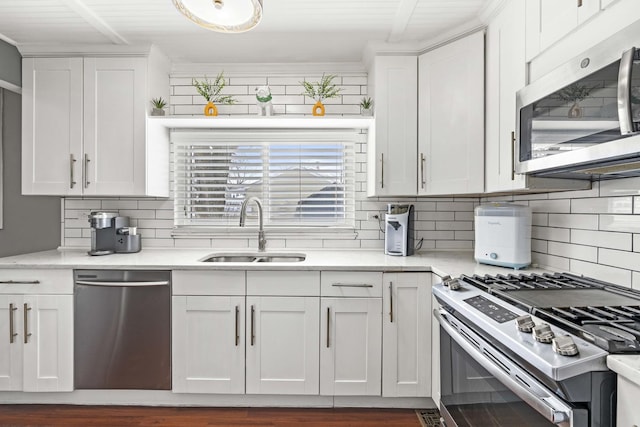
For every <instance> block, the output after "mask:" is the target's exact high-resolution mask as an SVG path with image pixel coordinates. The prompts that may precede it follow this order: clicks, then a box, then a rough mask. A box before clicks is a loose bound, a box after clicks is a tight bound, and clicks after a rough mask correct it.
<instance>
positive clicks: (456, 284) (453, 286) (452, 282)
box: [443, 278, 460, 291]
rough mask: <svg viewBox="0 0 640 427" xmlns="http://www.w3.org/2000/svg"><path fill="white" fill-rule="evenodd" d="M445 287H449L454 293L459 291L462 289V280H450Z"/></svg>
mask: <svg viewBox="0 0 640 427" xmlns="http://www.w3.org/2000/svg"><path fill="white" fill-rule="evenodd" d="M443 284H444V285H445V286H448V287H449V289H451V290H452V291H457V290H459V289H460V280H458V279H452V278H449V279H447V280H445V281H444V282H443Z"/></svg>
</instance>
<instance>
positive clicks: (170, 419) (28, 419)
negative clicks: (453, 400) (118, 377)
mask: <svg viewBox="0 0 640 427" xmlns="http://www.w3.org/2000/svg"><path fill="white" fill-rule="evenodd" d="M0 426H109V427H121V426H155V427H157V426H162V427H164V426H169V427H173V426H181V427H182V426H188V427H197V426H233V427H241V426H247V427H248V426H251V427H254V426H263V427H275V426H282V427H295V426H304V427H378V426H380V427H382V426H384V427H420V422H419V421H418V418H417V416H416V414H415V411H413V410H412V409H342V408H340V409H289V408H173V407H171V408H168V407H140V406H70V405H0Z"/></svg>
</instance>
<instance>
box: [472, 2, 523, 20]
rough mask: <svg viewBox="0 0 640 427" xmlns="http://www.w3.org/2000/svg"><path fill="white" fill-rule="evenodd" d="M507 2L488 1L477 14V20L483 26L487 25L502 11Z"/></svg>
mask: <svg viewBox="0 0 640 427" xmlns="http://www.w3.org/2000/svg"><path fill="white" fill-rule="evenodd" d="M507 1H508V0H489V1H488V2H487V3H485V5H484V6H483V7H482V9H480V12H478V19H480V21H482V22H483V23H484V24H485V25H488V24H489V22H491V20H492V19H493V18H494V17H495V16H496V15H497V14H499V13H500V11H502V9H504V7H505V6H506V5H507ZM511 1H525V0H511Z"/></svg>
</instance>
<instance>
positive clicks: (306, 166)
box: [171, 129, 360, 227]
mask: <svg viewBox="0 0 640 427" xmlns="http://www.w3.org/2000/svg"><path fill="white" fill-rule="evenodd" d="M359 133H360V131H359V130H325V129H322V130H304V131H300V130H291V131H285V130H277V131H275V130H266V129H264V130H257V129H252V130H239V129H238V130H236V129H233V130H215V131H212V130H206V131H193V130H191V131H186V130H175V131H172V134H171V140H172V142H173V144H174V170H175V172H174V185H175V191H174V200H175V202H174V203H175V224H176V225H177V226H178V227H194V226H196V227H197V226H203V227H212V226H225V227H228V226H232V227H233V226H238V222H239V218H240V206H241V205H242V202H243V201H244V200H245V199H246V198H248V197H251V196H256V197H258V198H259V199H260V200H261V201H262V205H263V209H264V222H265V226H267V227H352V226H353V225H354V215H355V200H354V199H355V153H354V152H355V143H356V141H357V138H358V135H359ZM248 208H249V211H248V216H249V217H250V218H251V217H252V216H254V217H255V216H257V209H256V207H255V204H251V205H250V206H249V207H248Z"/></svg>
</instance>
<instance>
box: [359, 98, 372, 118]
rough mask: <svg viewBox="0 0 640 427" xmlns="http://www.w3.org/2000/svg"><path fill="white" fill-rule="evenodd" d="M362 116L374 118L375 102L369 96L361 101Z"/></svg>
mask: <svg viewBox="0 0 640 427" xmlns="http://www.w3.org/2000/svg"><path fill="white" fill-rule="evenodd" d="M360 114H362V115H363V116H373V100H372V99H371V97H369V96H365V97H363V98H362V100H361V101H360Z"/></svg>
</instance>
